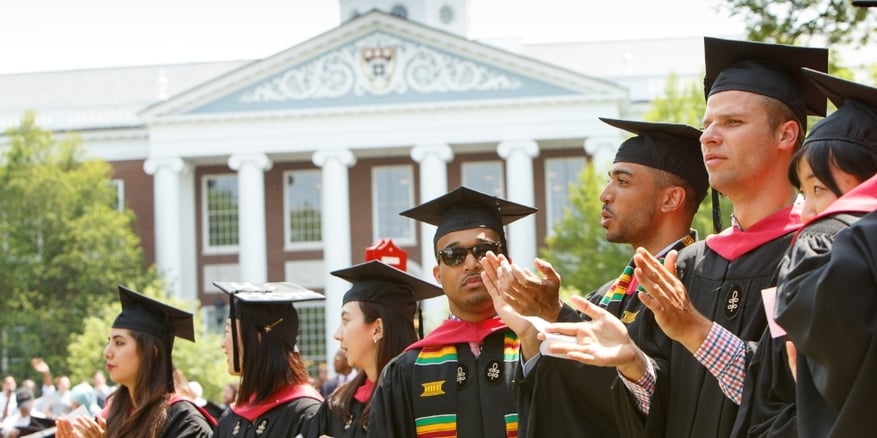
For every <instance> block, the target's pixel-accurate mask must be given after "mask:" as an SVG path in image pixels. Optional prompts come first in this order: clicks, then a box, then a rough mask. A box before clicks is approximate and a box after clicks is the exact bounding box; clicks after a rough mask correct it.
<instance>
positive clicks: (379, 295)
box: [332, 260, 444, 337]
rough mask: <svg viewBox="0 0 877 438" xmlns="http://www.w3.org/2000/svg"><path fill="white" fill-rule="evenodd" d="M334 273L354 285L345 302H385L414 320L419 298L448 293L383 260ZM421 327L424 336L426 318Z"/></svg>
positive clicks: (421, 334) (333, 273)
mask: <svg viewBox="0 0 877 438" xmlns="http://www.w3.org/2000/svg"><path fill="white" fill-rule="evenodd" d="M332 275H334V276H336V277H339V278H343V279H344V280H347V281H349V282H350V283H351V284H352V286H351V287H350V290H348V291H347V292H346V293H345V294H344V298H343V300H342V302H343V303H347V302H348V301H365V302H369V303H374V304H380V305H384V306H387V307H389V308H391V309H393V310H394V311H396V312H397V313H399V314H400V315H402V316H403V317H405V318H407V319H409V320H411V321H413V318H414V313H415V311H416V310H417V303H418V301H421V300H426V299H429V298H434V297H437V296H440V295H442V294H443V293H444V291H442V288H441V287H439V286H437V285H435V284H432V283H429V282H427V281H424V280H421V279H420V278H417V277H415V276H413V275H411V274H409V273H407V272H405V271H402V270H401V269H397V268H394V267H392V266H390V265H388V264H386V263H384V262H381V261H379V260H371V261H368V262H365V263H360V264H358V265H354V266H351V267H349V268H344V269H339V270H336V271H332ZM420 330H421V333H420V336H421V337H423V333H422V330H423V322H422V321H421V324H420Z"/></svg>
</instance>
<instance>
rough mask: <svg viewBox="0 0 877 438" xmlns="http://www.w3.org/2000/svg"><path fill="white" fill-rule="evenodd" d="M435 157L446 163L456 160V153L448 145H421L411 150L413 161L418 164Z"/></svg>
mask: <svg viewBox="0 0 877 438" xmlns="http://www.w3.org/2000/svg"><path fill="white" fill-rule="evenodd" d="M433 155H434V156H436V157H437V158H438V159H439V160H442V161H444V162H445V163H448V162H450V161H451V160H453V159H454V151H453V149H451V147H450V146H449V145H448V144H447V143H421V144H416V145H414V147H413V148H411V159H412V160H414V161H416V162H418V163H422V162H423V160H424V159H426V157H428V156H433Z"/></svg>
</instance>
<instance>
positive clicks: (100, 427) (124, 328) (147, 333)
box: [57, 286, 214, 438]
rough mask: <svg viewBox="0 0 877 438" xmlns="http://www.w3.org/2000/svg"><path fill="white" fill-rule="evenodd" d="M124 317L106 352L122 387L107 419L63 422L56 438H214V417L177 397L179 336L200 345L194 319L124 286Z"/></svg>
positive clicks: (121, 292) (111, 370)
mask: <svg viewBox="0 0 877 438" xmlns="http://www.w3.org/2000/svg"><path fill="white" fill-rule="evenodd" d="M119 299H120V300H121V303H122V312H121V313H120V314H119V316H118V317H116V320H115V322H113V326H112V329H111V330H110V335H109V338H108V339H109V343H108V344H107V347H106V348H105V349H104V358H105V359H106V361H107V371H108V372H109V375H110V378H111V379H113V381H114V382H116V383H118V384H119V388H118V389H117V390H116V391H115V392H114V393H113V395H112V398H110V399H109V400H108V404H109V409H108V410H106V411H105V412H106V420H105V421H104V419H103V418H100V417H98V418H97V421H95V419H92V418H89V417H84V416H83V417H77V418H76V419H75V420H66V419H59V420H58V422H57V424H58V430H57V436H58V437H59V438H69V437H107V438H117V437H118V438H122V437H124V438H129V437H134V438H139V437H144V438H156V437H161V438H174V437H197V438H202V437H207V438H209V437H211V436H212V435H213V426H214V424H211V421H212V418H211V417H209V415H206V413H204V412H202V411H201V410H200V409H199V408H198V407H197V406H196V405H195V404H194V403H192V402H191V400H188V399H185V398H182V397H180V396H178V395H176V394H175V392H174V380H173V363H172V361H171V351H172V350H173V344H174V337H180V338H184V339H188V340H190V341H194V340H195V331H194V327H193V322H192V314H191V313H188V312H184V311H182V310H179V309H176V308H174V307H171V306H168V305H166V304H164V303H161V302H158V301H156V300H154V299H152V298H150V297H147V296H146V295H143V294H140V293H138V292H136V291H133V290H131V289H128V288H126V287H124V286H119Z"/></svg>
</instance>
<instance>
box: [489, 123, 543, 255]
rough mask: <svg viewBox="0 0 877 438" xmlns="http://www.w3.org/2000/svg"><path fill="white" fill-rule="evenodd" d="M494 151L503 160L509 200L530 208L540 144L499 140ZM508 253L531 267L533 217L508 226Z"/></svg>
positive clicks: (534, 249)
mask: <svg viewBox="0 0 877 438" xmlns="http://www.w3.org/2000/svg"><path fill="white" fill-rule="evenodd" d="M497 153H498V154H499V156H500V157H502V159H504V160H505V162H506V164H505V166H506V167H505V170H506V182H507V184H508V191H507V193H508V195H507V196H508V198H507V199H508V200H509V201H513V202H517V203H518V204H522V205H526V206H530V207H532V206H533V204H535V194H534V193H533V186H534V184H533V158H536V157H538V156H539V145H538V144H536V142H535V141H533V140H507V141H503V142H500V144H499V146H498V147H497ZM507 238H508V244H509V252H508V256H509V257H510V258H511V259H512V260H513V261H514V262H515V263H517V264H518V265H520V266H523V267H528V268H530V269H532V268H533V259H535V258H536V217H535V215H530V216H527V217H525V218H523V219H519V220H517V221H515V222H513V223H511V224H509V226H508V236H507Z"/></svg>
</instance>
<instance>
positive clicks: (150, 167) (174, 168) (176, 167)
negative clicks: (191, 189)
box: [143, 157, 189, 175]
mask: <svg viewBox="0 0 877 438" xmlns="http://www.w3.org/2000/svg"><path fill="white" fill-rule="evenodd" d="M161 168H165V169H168V170H170V171H171V172H174V173H181V172H183V171H185V170H187V169H188V168H189V166H188V164H186V162H185V161H184V160H183V159H182V158H180V157H149V158H147V159H146V161H144V162H143V171H144V172H146V174H147V175H155V174H156V172H158V169H161Z"/></svg>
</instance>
